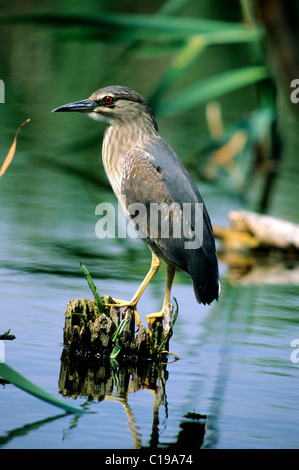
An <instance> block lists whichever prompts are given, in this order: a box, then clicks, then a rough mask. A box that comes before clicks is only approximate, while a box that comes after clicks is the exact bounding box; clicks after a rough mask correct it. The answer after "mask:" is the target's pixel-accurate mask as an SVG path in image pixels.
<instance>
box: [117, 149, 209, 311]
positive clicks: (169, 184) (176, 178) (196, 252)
mask: <svg viewBox="0 0 299 470" xmlns="http://www.w3.org/2000/svg"><path fill="white" fill-rule="evenodd" d="M164 156H165V154H164ZM176 158H177V157H176ZM121 193H122V195H123V196H125V206H126V211H127V215H128V217H129V218H130V217H133V218H134V219H133V220H134V223H135V225H137V226H138V229H139V234H140V233H141V236H142V234H144V236H145V237H146V240H145V241H146V242H147V243H148V244H149V245H150V247H151V248H152V249H154V250H155V249H156V253H157V254H158V255H159V256H162V257H163V258H164V259H165V260H166V261H167V262H170V263H172V264H173V265H174V266H177V267H179V268H181V269H183V270H184V271H186V272H188V273H190V274H191V276H192V280H193V285H194V291H195V294H196V297H197V300H198V301H199V302H203V303H210V302H212V301H213V300H214V299H215V298H218V263H217V258H216V254H215V243H214V238H213V235H212V232H211V230H212V227H211V222H210V219H209V216H208V214H207V212H206V209H205V208H204V216H203V219H202V223H203V239H202V240H200V244H199V245H198V248H192V249H186V247H185V246H186V245H185V243H186V241H190V238H189V237H188V236H186V233H187V232H188V230H190V231H194V230H193V227H194V225H192V220H189V219H188V217H185V212H184V210H182V208H183V207H182V206H183V203H184V202H185V203H188V202H189V203H190V202H191V204H192V203H194V202H199V203H203V201H202V198H201V196H200V195H199V193H198V191H197V189H196V187H195V185H194V183H193V181H192V180H191V178H190V176H189V175H188V173H187V171H186V170H185V168H184V166H183V165H182V164H180V163H179V162H177V160H176V159H173V158H172V155H171V154H170V155H168V154H167V153H166V156H165V158H164V159H162V158H159V159H157V158H154V156H153V154H152V153H149V152H147V151H145V150H143V149H140V148H132V149H130V151H129V152H128V154H127V156H126V158H125V161H124V165H123V171H122V176H121ZM136 203H141V205H142V208H145V212H144V211H142V210H141V211H140V207H138V206H137V207H136V205H135V204H136ZM153 203H157V204H161V203H165V204H166V205H167V206H168V207H169V206H171V205H173V203H176V204H174V211H173V212H169V214H170V216H169V217H168V219H167V223H169V230H170V234H171V235H170V236H168V237H167V236H166V237H165V236H163V234H162V233H161V220H162V219H160V220H159V222H158V223H157V220H156V219H155V218H154V219H153V218H151V217H149V214H151V207H152V206H151V204H153ZM134 205H135V207H134ZM172 207H173V206H172ZM142 208H141V209H142ZM136 209H137V211H138V212H137V215H136ZM191 217H192V212H191ZM175 221H179V223H180V224H181V233H182V236H180V237H177V238H176V237H174V236H173V227H174V222H175ZM172 223H173V224H172ZM159 224H160V225H159ZM157 225H158V226H157ZM186 228H187V230H186ZM153 229H154V230H156V229H158V235H157V236H155V237H154V236H152V230H153ZM187 234H188V233H187ZM196 237H197V234H196V232H195V239H196Z"/></svg>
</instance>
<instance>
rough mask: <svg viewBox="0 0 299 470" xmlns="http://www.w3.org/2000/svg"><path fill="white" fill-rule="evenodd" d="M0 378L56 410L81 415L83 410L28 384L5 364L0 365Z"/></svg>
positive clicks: (27, 381)
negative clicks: (54, 407)
mask: <svg viewBox="0 0 299 470" xmlns="http://www.w3.org/2000/svg"><path fill="white" fill-rule="evenodd" d="M0 377H2V378H3V379H5V380H7V381H8V382H11V383H12V384H13V385H15V386H16V387H18V388H20V389H22V390H24V391H25V392H27V393H30V395H33V396H35V397H37V398H39V399H40V400H43V401H45V402H47V403H50V404H51V405H54V406H57V407H58V408H62V409H63V410H65V411H66V412H67V413H83V410H80V409H79V408H76V407H74V406H72V405H69V404H68V403H64V402H63V401H61V400H59V399H58V398H56V397H53V396H52V395H51V394H50V393H48V392H46V391H45V390H43V389H42V388H40V387H38V386H37V385H35V384H34V383H32V382H30V381H29V380H28V379H26V378H25V377H24V376H23V375H21V374H19V373H18V372H17V371H16V370H14V369H13V368H11V367H9V366H8V365H7V364H5V363H0Z"/></svg>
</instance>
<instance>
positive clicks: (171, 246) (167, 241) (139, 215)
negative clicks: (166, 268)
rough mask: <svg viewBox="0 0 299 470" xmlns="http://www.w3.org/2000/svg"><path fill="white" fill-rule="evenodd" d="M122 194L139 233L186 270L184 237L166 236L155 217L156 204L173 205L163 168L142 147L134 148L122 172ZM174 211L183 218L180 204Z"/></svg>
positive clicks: (166, 256)
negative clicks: (181, 257) (154, 163)
mask: <svg viewBox="0 0 299 470" xmlns="http://www.w3.org/2000/svg"><path fill="white" fill-rule="evenodd" d="M121 194H122V197H124V201H125V206H126V211H127V216H128V218H129V219H130V218H131V219H132V221H133V223H134V225H135V228H136V230H137V231H138V233H139V235H140V236H141V237H142V238H146V239H145V241H146V242H147V243H148V244H150V245H151V246H152V247H153V248H155V247H156V248H157V249H158V251H160V252H161V254H162V255H163V256H164V258H166V259H168V260H169V261H171V262H173V263H174V264H179V265H180V267H181V268H182V269H186V266H185V263H184V262H182V263H180V262H179V254H180V253H181V251H182V250H181V246H180V245H181V240H179V239H172V237H169V238H165V237H163V236H162V233H161V220H160V219H157V218H156V217H154V216H152V217H151V214H152V215H153V212H151V211H152V208H153V205H154V204H155V203H156V204H157V205H160V204H161V203H164V204H165V205H166V206H167V207H170V206H171V204H172V203H173V199H172V198H171V196H170V195H169V193H168V191H167V189H166V187H165V185H164V181H163V175H162V174H161V173H160V172H159V168H155V167H154V166H153V164H152V163H151V161H150V156H149V155H148V154H147V153H146V152H144V151H143V150H141V149H139V148H132V149H130V151H129V152H128V154H127V156H126V158H125V161H124V166H123V171H122V175H121ZM174 210H175V214H173V213H172V212H170V216H171V217H172V218H173V217H177V218H181V210H180V207H179V206H178V207H177V206H176V207H174ZM136 211H137V212H136ZM167 223H168V221H167ZM182 261H183V260H182Z"/></svg>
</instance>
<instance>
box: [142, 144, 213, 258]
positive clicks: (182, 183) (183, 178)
mask: <svg viewBox="0 0 299 470" xmlns="http://www.w3.org/2000/svg"><path fill="white" fill-rule="evenodd" d="M144 150H145V151H146V152H147V154H148V155H149V156H150V160H151V162H152V163H153V165H154V166H155V167H159V168H161V171H162V174H163V182H164V186H165V188H166V189H167V191H168V193H169V195H170V196H171V198H172V199H173V200H174V202H178V203H179V204H180V205H182V204H183V203H192V204H195V203H201V204H203V234H202V235H203V237H202V248H203V251H204V253H205V255H206V256H207V258H208V259H209V261H210V262H211V263H214V264H217V258H216V250H215V241H214V235H213V228H212V224H211V220H210V217H209V214H208V211H207V209H206V206H205V204H204V202H203V199H202V197H201V194H200V193H199V191H198V189H197V187H196V185H195V183H194V181H193V180H192V178H191V177H190V175H189V173H188V171H187V170H186V168H185V166H184V165H183V163H182V162H181V160H180V159H179V157H178V156H177V155H176V154H175V152H174V151H173V150H172V148H171V147H170V146H169V145H168V144H167V143H166V142H165V141H164V140H163V139H162V138H161V137H159V136H157V137H155V136H152V137H150V138H149V139H148V141H147V143H146V145H145V147H144ZM193 218H194V213H192V218H191V220H190V223H191V225H192V227H193V228H194V226H195V222H194V220H193Z"/></svg>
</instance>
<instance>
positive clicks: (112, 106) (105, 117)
mask: <svg viewBox="0 0 299 470" xmlns="http://www.w3.org/2000/svg"><path fill="white" fill-rule="evenodd" d="M62 111H79V112H81V113H85V114H87V115H88V116H89V117H90V118H92V119H94V120H96V121H102V122H105V123H107V124H108V125H115V124H117V125H124V124H131V123H134V122H136V121H137V120H143V121H144V122H145V123H149V124H151V125H152V126H153V127H154V128H155V130H156V131H157V130H158V125H157V121H156V119H155V116H154V113H153V112H152V110H151V108H150V107H149V105H148V104H147V102H146V101H145V100H144V99H143V98H142V96H141V95H139V94H138V93H136V91H134V90H132V89H131V88H127V87H123V86H109V87H105V88H100V89H99V90H97V91H95V92H94V93H93V94H92V95H91V96H90V97H89V98H88V99H86V100H82V101H75V102H74V103H68V104H65V105H63V106H60V107H59V108H56V109H54V110H53V111H52V112H62Z"/></svg>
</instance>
